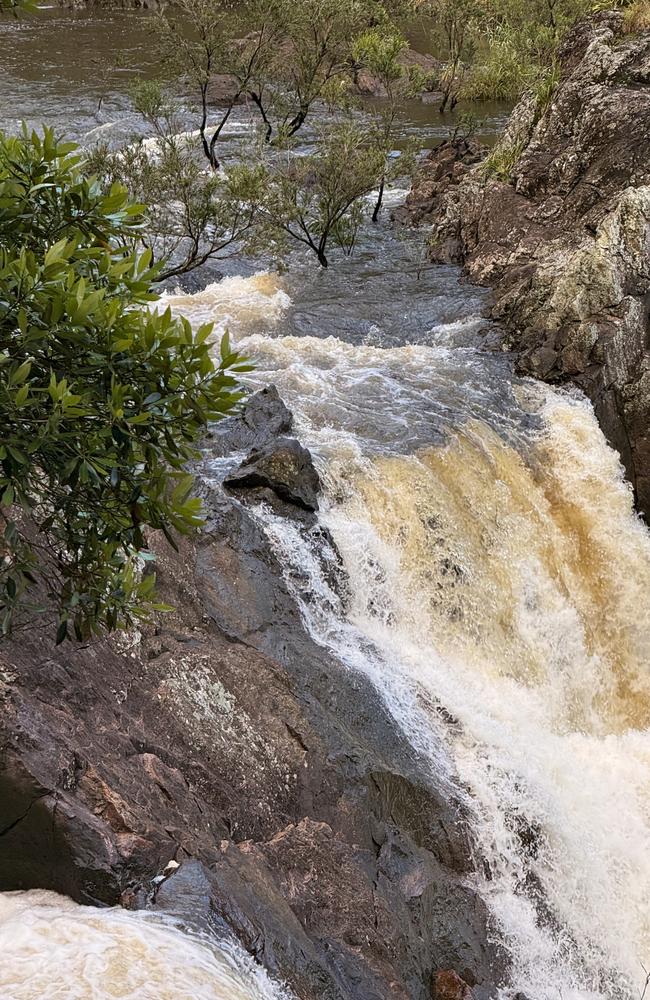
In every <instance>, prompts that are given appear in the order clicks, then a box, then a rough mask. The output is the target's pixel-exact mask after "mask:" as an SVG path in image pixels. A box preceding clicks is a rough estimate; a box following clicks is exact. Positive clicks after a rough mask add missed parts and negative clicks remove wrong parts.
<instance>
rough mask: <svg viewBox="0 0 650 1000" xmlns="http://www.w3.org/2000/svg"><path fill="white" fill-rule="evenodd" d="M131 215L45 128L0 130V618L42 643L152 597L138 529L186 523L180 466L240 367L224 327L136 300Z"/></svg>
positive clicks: (193, 507)
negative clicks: (39, 630)
mask: <svg viewBox="0 0 650 1000" xmlns="http://www.w3.org/2000/svg"><path fill="white" fill-rule="evenodd" d="M143 221H144V220H143V216H142V210H141V207H139V206H134V205H132V204H130V203H129V200H128V197H127V194H126V191H125V190H124V189H123V188H122V187H120V186H117V185H114V186H113V187H112V188H111V189H110V190H106V189H105V188H104V187H102V186H101V185H100V184H99V183H98V182H97V181H95V180H93V179H89V178H87V177H86V176H84V174H83V172H82V170H81V169H80V158H79V155H78V153H77V151H76V149H75V147H74V145H73V144H62V143H60V142H57V140H56V139H55V137H54V135H53V134H52V132H50V131H46V132H45V134H44V135H43V136H42V137H41V136H39V135H37V134H35V133H32V134H31V135H30V134H28V133H27V132H25V133H24V134H23V135H22V136H21V137H19V138H11V139H10V138H7V137H5V136H4V135H3V134H2V133H0V420H1V421H2V428H3V436H2V442H1V444H0V523H1V525H2V562H1V564H0V631H1V632H2V633H3V634H6V633H8V632H9V631H10V630H11V629H12V628H13V627H14V626H15V625H16V623H21V622H24V621H26V620H28V619H29V618H30V617H32V616H34V615H37V614H40V613H42V612H44V611H46V610H47V611H48V612H52V613H53V615H54V617H55V620H56V629H57V641H62V640H63V639H64V638H65V637H66V636H68V635H71V634H72V635H75V636H76V637H77V638H84V637H86V636H89V635H91V634H92V633H95V632H97V631H99V630H101V629H113V628H115V627H117V626H119V625H121V624H128V623H131V622H133V621H134V619H135V618H137V617H139V616H141V615H142V614H146V613H147V612H148V611H149V610H151V609H153V608H156V606H157V605H156V604H155V597H154V582H155V581H154V576H153V575H152V574H151V573H144V574H143V572H142V567H143V566H146V565H147V563H148V561H149V560H150V558H151V557H150V555H149V554H148V553H147V551H146V539H145V530H146V528H147V527H151V528H156V529H160V530H162V531H163V532H164V533H165V535H166V536H167V537H168V538H169V540H170V541H171V542H172V544H174V533H175V532H181V533H186V532H189V531H191V530H192V529H194V528H195V527H196V526H198V525H199V524H200V523H201V515H200V502H199V500H198V499H196V498H194V497H193V496H192V477H191V476H190V475H188V474H187V472H186V471H185V469H184V466H185V463H186V462H187V461H188V460H189V459H192V458H193V456H194V455H195V444H196V441H197V439H198V437H199V435H200V434H201V432H202V431H203V429H204V428H205V426H206V424H207V423H208V422H209V421H212V420H218V419H219V418H220V417H222V416H223V415H224V414H225V413H228V412H229V411H230V410H231V409H232V407H233V405H234V404H235V403H236V402H237V400H238V399H239V398H240V394H239V392H238V389H237V383H236V378H235V375H236V373H237V372H241V371H243V370H245V369H246V367H247V366H246V365H245V363H244V361H243V359H242V358H240V357H239V356H238V355H236V354H235V353H233V352H232V351H231V349H230V347H229V344H228V340H227V338H224V340H223V341H222V344H221V354H220V357H219V360H218V361H217V362H215V361H213V358H212V351H211V345H210V333H211V327H210V326H209V325H206V326H204V327H202V328H201V329H200V330H198V331H197V332H196V333H194V332H193V331H192V329H191V328H190V325H189V323H188V322H187V321H186V320H182V319H174V318H173V317H172V315H171V313H170V311H169V310H166V311H164V312H162V313H159V312H157V311H155V310H154V308H152V307H153V306H155V303H156V296H155V295H153V294H152V293H151V290H150V289H151V282H152V280H153V279H154V278H155V277H156V275H155V272H153V271H152V270H151V269H150V266H149V265H150V254H149V253H148V252H146V253H138V252H137V251H134V250H133V244H134V241H136V240H137V238H138V236H139V234H140V232H141V230H142V226H143Z"/></svg>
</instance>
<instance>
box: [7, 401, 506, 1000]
mask: <svg viewBox="0 0 650 1000" xmlns="http://www.w3.org/2000/svg"><path fill="white" fill-rule="evenodd" d="M265 420H267V421H268V424H269V427H270V428H271V430H272V431H273V433H277V432H278V431H286V430H288V429H289V428H290V425H291V419H290V414H288V411H286V408H284V406H283V404H282V403H281V401H280V400H279V399H278V397H277V393H274V391H273V390H269V391H267V392H266V393H262V394H258V395H257V396H256V397H254V399H253V401H252V402H251V404H250V408H249V409H248V412H246V411H245V412H244V414H243V416H242V417H241V418H237V419H236V420H231V422H230V423H229V424H225V423H224V425H223V426H222V428H221V429H220V430H219V433H218V434H217V435H215V437H214V439H213V441H212V443H213V444H214V448H215V453H216V454H219V449H220V447H221V449H222V450H223V449H224V448H225V442H229V447H231V448H234V450H235V451H236V452H239V453H240V454H241V452H242V451H245V450H246V449H248V448H249V447H250V446H251V445H252V444H254V443H256V444H258V445H259V446H261V445H262V443H263V441H264V438H265V431H264V423H265ZM237 431H239V434H240V435H241V436H240V438H237ZM208 458H209V455H208V456H207V457H206V461H207V459H208ZM204 494H205V504H206V509H207V513H208V521H207V524H206V527H205V529H204V531H203V532H202V533H201V535H200V536H199V537H198V538H197V539H196V541H195V542H192V543H190V542H185V543H184V544H183V545H182V546H181V551H180V552H179V553H178V554H177V553H175V552H174V551H173V550H172V549H171V548H170V547H169V546H168V545H166V544H163V543H160V544H156V545H155V547H156V548H157V551H158V556H159V565H158V573H159V580H160V586H161V591H162V596H163V597H164V599H165V600H166V601H168V602H169V603H170V604H172V605H173V606H174V607H175V608H176V609H177V610H176V611H175V612H174V613H171V614H167V615H164V616H161V617H160V619H159V620H158V621H157V622H156V623H155V624H154V625H151V626H147V627H146V628H145V629H144V630H143V632H142V633H141V634H140V633H132V634H128V635H122V636H120V637H117V638H115V639H113V640H111V641H96V642H91V643H89V644H87V645H85V646H75V645H72V644H67V645H65V646H62V647H57V648H54V647H53V644H52V636H51V634H50V631H49V630H43V631H41V630H38V629H35V628H31V629H29V630H27V631H25V632H24V633H23V634H21V635H18V636H16V637H15V639H12V640H6V641H4V642H3V644H2V646H1V647H0V703H1V706H2V714H1V717H0V890H6V889H18V888H31V887H42V888H50V889H54V890H57V891H59V892H62V893H66V894H68V895H70V896H72V897H73V898H75V899H77V900H79V901H82V902H85V903H96V904H100V905H101V904H114V903H117V902H119V901H121V902H122V904H123V905H127V906H132V907H141V906H154V907H158V908H162V909H164V910H166V911H169V912H173V913H175V914H176V915H177V916H178V917H180V919H182V920H183V921H184V922H185V923H187V924H188V925H189V926H194V927H200V928H202V929H206V928H212V929H213V930H217V931H219V930H221V931H225V932H228V933H234V934H235V935H236V936H237V937H238V938H239V940H241V941H242V943H243V944H244V946H245V947H246V948H247V949H248V950H249V951H250V952H251V953H252V954H253V955H254V956H256V957H257V959H259V961H260V962H262V963H263V964H264V965H265V966H266V967H267V968H268V969H269V971H270V972H271V973H273V974H275V975H277V976H279V977H280V978H282V979H284V980H286V981H287V982H288V983H289V984H290V986H291V987H292V989H293V990H294V991H295V994H296V996H297V997H299V998H301V1000H389V998H391V1000H395V998H402V1000H428V998H430V997H431V996H432V994H433V990H434V989H438V991H439V986H436V983H438V984H439V983H444V982H446V981H447V980H448V979H449V976H450V973H449V971H446V970H453V972H454V973H455V974H456V975H457V976H458V977H459V980H460V981H462V982H463V983H466V984H468V985H469V986H473V985H474V984H476V983H479V984H482V987H483V988H484V990H485V992H484V993H482V994H481V995H482V996H492V995H493V987H494V984H495V983H496V982H497V981H498V980H500V979H502V978H503V977H504V976H505V975H506V961H505V959H504V956H503V954H502V953H501V951H500V950H499V949H498V948H497V947H495V946H494V945H493V944H491V943H490V935H489V928H488V916H487V913H486V910H485V908H484V905H483V904H482V902H481V900H480V899H479V897H478V896H477V895H476V893H475V891H474V890H473V889H472V887H471V886H472V878H471V876H472V872H473V870H474V867H473V866H474V862H473V858H472V845H471V842H470V840H469V837H468V833H467V830H468V822H467V817H466V815H465V812H464V808H463V805H462V801H461V798H460V796H459V795H458V794H456V793H455V792H454V790H453V786H452V785H451V784H450V782H449V780H448V778H447V777H445V776H443V775H439V776H438V775H436V774H431V773H429V771H428V770H427V769H426V768H425V767H423V764H422V762H421V760H420V759H419V758H418V757H417V755H416V754H415V753H414V751H413V750H412V748H411V747H410V745H409V743H408V740H407V739H406V738H405V736H404V735H403V734H402V733H401V732H400V731H399V729H398V728H396V726H395V724H394V721H393V720H392V718H391V717H390V715H389V713H388V711H387V709H386V707H385V705H384V703H383V701H382V698H381V697H380V695H379V694H378V693H377V691H375V689H374V688H373V686H372V684H371V683H370V681H369V680H368V679H367V678H365V677H363V676H361V675H357V674H355V673H353V672H351V671H349V670H348V669H347V668H346V667H345V666H344V665H343V664H341V663H339V662H337V661H336V659H335V658H334V657H332V656H331V655H330V654H328V653H327V652H326V651H325V650H324V649H322V648H321V647H320V646H318V645H316V644H315V643H314V642H313V641H312V640H311V639H310V637H309V636H308V635H307V633H306V632H305V629H304V627H303V624H302V620H301V616H300V613H299V609H298V607H297V606H296V604H295V602H294V600H293V598H292V597H291V595H290V593H289V591H288V589H287V588H286V586H285V584H284V582H283V576H282V567H281V566H280V565H279V564H278V561H277V559H276V557H275V556H274V554H273V552H272V550H271V548H270V546H269V542H268V539H267V536H266V534H265V531H264V529H263V526H262V524H261V523H260V522H259V521H258V520H256V518H255V516H254V510H252V509H250V508H248V507H246V506H245V505H244V504H242V503H241V502H239V500H238V499H237V495H228V493H226V492H224V490H223V489H222V488H221V486H219V485H218V484H215V485H206V486H205V488H204ZM290 525H291V530H293V531H301V532H306V533H309V532H313V531H320V530H321V529H320V528H319V527H318V525H317V524H316V523H315V518H314V517H313V515H311V517H307V518H303V519H302V520H301V519H300V518H299V517H298V518H297V519H296V520H295V521H291V522H290ZM441 753H442V749H441ZM170 860H174V861H175V862H177V863H178V864H179V867H178V868H176V869H175V870H173V871H172V874H171V876H170V877H168V878H166V879H164V880H163V881H161V879H160V874H161V873H162V872H164V871H165V869H166V868H167V872H169V871H170V870H171V869H170V868H169V867H168V865H169V862H170ZM171 868H172V869H173V866H171ZM439 972H445V975H446V979H445V977H442V979H437V978H436V977H437V974H438V973H439ZM452 981H453V982H455V980H454V979H453V976H452ZM433 995H438V994H433Z"/></svg>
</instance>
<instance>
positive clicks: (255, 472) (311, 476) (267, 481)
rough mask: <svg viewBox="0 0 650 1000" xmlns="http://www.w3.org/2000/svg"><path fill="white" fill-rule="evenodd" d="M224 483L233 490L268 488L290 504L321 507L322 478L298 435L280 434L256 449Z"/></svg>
mask: <svg viewBox="0 0 650 1000" xmlns="http://www.w3.org/2000/svg"><path fill="white" fill-rule="evenodd" d="M223 482H224V486H225V487H226V488H227V489H229V490H243V489H251V488H252V489H255V488H260V487H262V488H267V489H270V490H272V491H273V492H274V493H275V494H276V496H278V497H279V498H280V499H281V500H285V501H286V502H287V503H291V504H296V505H297V506H298V507H303V508H304V509H305V510H309V511H315V510H318V494H319V492H320V479H319V477H318V473H317V472H316V469H315V468H314V462H313V459H312V457H311V454H310V452H309V451H308V450H307V449H306V448H303V446H302V445H301V444H300V442H299V441H296V440H295V438H287V437H278V438H276V439H275V440H273V441H271V442H269V443H268V444H265V445H262V447H260V448H254V449H253V451H251V453H250V455H248V457H247V458H245V459H244V461H243V462H242V463H241V465H240V466H239V468H238V469H235V471H234V472H231V473H229V474H228V475H227V476H226V478H225V479H224V481H223Z"/></svg>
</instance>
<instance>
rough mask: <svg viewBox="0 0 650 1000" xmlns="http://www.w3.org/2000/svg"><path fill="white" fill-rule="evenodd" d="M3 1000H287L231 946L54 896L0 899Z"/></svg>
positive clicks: (157, 920) (37, 894)
mask: <svg viewBox="0 0 650 1000" xmlns="http://www.w3.org/2000/svg"><path fill="white" fill-rule="evenodd" d="M0 940H1V941H2V952H3V960H2V961H0V996H1V997H2V1000H46V998H47V1000H49V998H55V997H60V998H65V1000H113V998H118V997H119V998H120V1000H288V998H287V997H286V995H285V994H284V993H283V992H282V991H281V990H279V989H278V988H277V987H276V986H274V985H273V984H272V983H271V982H270V980H269V979H268V977H267V976H266V975H265V973H264V971H263V970H262V969H260V967H259V966H255V965H254V964H253V962H252V961H251V959H250V958H249V957H248V956H247V955H246V954H245V952H243V951H242V949H241V948H239V947H236V946H235V945H233V944H224V945H222V946H221V947H217V946H216V945H215V944H214V942H211V941H207V940H203V939H201V938H198V937H192V936H190V935H188V934H187V933H185V932H183V931H181V930H180V928H178V927H176V926H175V925H174V924H173V923H172V922H171V921H169V920H167V921H164V920H163V919H161V918H160V917H157V916H156V917H154V916H152V914H147V913H142V912H141V913H129V912H127V911H126V910H122V909H119V908H116V909H111V910H98V909H96V908H95V907H91V906H77V905H76V904H75V903H73V902H71V900H69V899H66V898H65V897H63V896H58V895H57V894H56V893H54V892H41V891H34V892H26V893H24V892H9V893H5V894H3V895H0Z"/></svg>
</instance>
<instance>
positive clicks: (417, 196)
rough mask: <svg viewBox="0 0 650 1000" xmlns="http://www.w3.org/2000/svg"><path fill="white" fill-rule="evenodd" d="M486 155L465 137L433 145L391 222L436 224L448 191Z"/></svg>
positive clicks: (484, 151) (484, 148) (474, 142)
mask: <svg viewBox="0 0 650 1000" xmlns="http://www.w3.org/2000/svg"><path fill="white" fill-rule="evenodd" d="M486 153H487V149H486V147H485V146H484V145H483V144H482V143H480V142H477V141H476V140H475V139H471V138H467V137H465V136H458V137H454V138H452V139H447V140H446V142H443V143H441V144H440V145H439V146H436V148H435V149H432V150H431V151H430V152H429V153H427V155H426V156H425V157H424V159H423V160H422V162H421V163H420V164H419V165H418V170H417V174H416V176H415V177H414V179H413V184H412V186H411V190H410V191H409V193H408V195H407V196H406V201H405V203H404V205H402V206H400V207H399V208H396V209H395V211H394V212H393V215H392V217H393V219H394V221H395V222H405V223H408V224H410V225H418V224H419V223H422V222H423V223H426V222H429V223H431V222H433V221H435V220H436V216H437V213H438V212H439V210H440V205H441V202H442V200H443V199H444V198H445V197H447V196H448V194H449V191H450V189H451V188H454V187H457V186H458V185H459V184H460V182H461V180H462V179H463V177H465V175H466V174H467V173H468V172H469V171H470V170H471V168H472V167H474V166H476V164H477V163H480V162H481V160H483V159H484V158H485V156H486Z"/></svg>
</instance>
